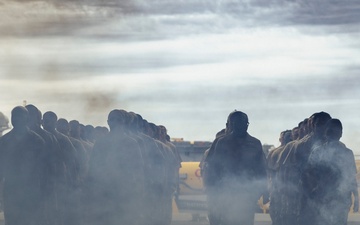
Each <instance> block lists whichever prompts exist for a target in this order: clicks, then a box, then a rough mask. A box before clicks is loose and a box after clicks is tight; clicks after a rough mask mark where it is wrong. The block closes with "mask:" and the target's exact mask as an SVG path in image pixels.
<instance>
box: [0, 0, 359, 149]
mask: <svg viewBox="0 0 360 225" xmlns="http://www.w3.org/2000/svg"><path fill="white" fill-rule="evenodd" d="M359 15H360V1H358V0H341V1H340V0H329V1H325V0H292V1H290V0H243V1H233V0H210V1H209V0H179V1H170V0H147V1H145V0H131V1H130V0H109V1H102V0H93V1H91V0H86V1H85V0H64V1H61V2H60V1H55V0H48V1H41V0H37V1H34V0H0V31H1V32H0V103H1V105H0V111H1V112H3V113H4V114H5V115H7V116H8V117H10V112H11V109H12V108H13V107H15V106H17V105H22V104H23V101H24V100H25V101H26V102H27V103H28V104H34V105H36V106H37V107H38V108H39V109H40V110H41V111H42V112H46V111H54V112H55V113H57V115H58V117H61V118H66V119H68V120H72V119H77V120H79V121H80V122H81V123H83V124H92V125H95V126H97V125H106V118H107V115H108V113H109V112H110V110H112V109H115V108H118V109H125V110H127V111H133V112H136V113H139V114H141V115H142V116H143V117H144V118H145V119H147V120H148V121H150V122H154V123H156V124H158V125H160V124H161V125H165V126H166V127H167V129H168V133H169V135H170V136H171V137H176V138H184V139H185V140H190V141H212V140H213V139H214V137H215V134H216V133H217V132H218V131H219V130H221V129H222V128H224V127H225V123H226V118H227V116H228V114H229V113H230V112H231V111H233V110H235V109H236V110H240V111H243V112H245V113H247V114H248V117H249V120H250V126H249V133H250V134H251V135H252V136H255V137H257V138H258V139H260V141H261V142H262V143H263V144H272V145H275V146H278V145H279V142H278V138H279V134H280V132H281V131H283V130H287V129H292V128H293V127H295V126H297V124H298V123H299V122H300V121H302V120H303V119H304V118H307V117H309V116H310V115H311V114H313V113H314V112H319V111H326V112H328V113H330V115H331V116H332V117H334V118H338V119H340V120H341V121H342V123H343V127H344V133H343V138H342V141H343V142H344V143H345V144H346V145H347V146H348V147H349V148H351V149H352V150H353V151H354V153H355V154H359V155H360V147H359V146H360V139H359V138H358V137H359V136H360V89H359V86H360V41H359V40H360V29H359V27H360V17H359Z"/></svg>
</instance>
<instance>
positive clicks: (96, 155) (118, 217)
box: [86, 110, 144, 225]
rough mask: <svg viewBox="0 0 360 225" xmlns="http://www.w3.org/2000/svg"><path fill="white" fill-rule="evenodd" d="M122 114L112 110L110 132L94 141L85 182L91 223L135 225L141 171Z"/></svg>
mask: <svg viewBox="0 0 360 225" xmlns="http://www.w3.org/2000/svg"><path fill="white" fill-rule="evenodd" d="M124 123H125V119H124V114H123V113H122V112H121V111H120V110H112V111H111V112H110V113H109V116H108V124H109V127H110V133H109V134H108V135H106V136H105V137H104V138H103V139H100V140H98V141H96V143H95V146H94V149H93V151H92V153H91V156H90V167H89V175H88V179H87V181H86V185H87V187H88V190H87V191H88V199H89V200H91V202H90V204H88V206H89V211H90V212H91V213H90V219H89V222H90V223H91V224H99V225H100V224H101V225H102V224H107V225H111V224H127V225H131V224H138V222H139V221H138V219H139V215H138V213H139V212H138V209H139V208H140V206H139V204H140V203H141V198H139V197H142V193H143V187H144V168H143V163H142V159H141V151H140V148H139V145H138V143H137V142H136V141H135V140H134V139H132V138H130V137H129V136H128V135H127V134H126V132H125V130H124Z"/></svg>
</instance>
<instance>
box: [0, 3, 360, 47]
mask: <svg viewBox="0 0 360 225" xmlns="http://www.w3.org/2000/svg"><path fill="white" fill-rule="evenodd" d="M0 13H1V17H0V18H1V21H2V22H0V28H1V29H2V31H3V32H2V34H1V36H10V37H14V36H15V37H21V36H29V37H38V36H78V37H82V36H83V37H88V38H89V37H94V38H112V39H115V38H119V39H120V40H122V39H125V40H126V39H128V40H130V39H138V38H140V39H144V40H146V39H148V38H157V39H161V38H169V37H170V38H172V37H173V35H181V34H183V35H185V34H187V35H188V34H197V33H199V32H200V33H201V32H205V33H206V32H219V33H221V32H226V31H228V30H231V29H237V28H239V27H262V26H297V27H299V28H301V29H304V28H303V27H302V26H305V27H308V26H311V27H314V26H316V27H319V26H321V27H322V29H321V30H323V29H324V30H326V31H328V32H330V31H331V32H345V33H348V32H356V30H355V29H356V27H357V25H358V24H359V22H360V18H359V17H358V15H359V14H360V3H359V2H358V1H357V0H344V1H320V0H317V1H309V0H298V1H295V0H293V1H290V0H272V1H264V0H248V1H234V0H214V1H204V0H195V1H169V0H152V1H141V0H138V1H129V0H128V1H124V0H117V1H100V0H93V1H84V0H72V1H71V0H66V1H61V2H59V1H55V0H49V1H32V0H28V1H25V0H19V1H2V5H1V6H0ZM104 28H105V29H104ZM308 29H309V28H308Z"/></svg>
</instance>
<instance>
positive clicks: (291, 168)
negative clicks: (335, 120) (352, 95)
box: [280, 112, 331, 225]
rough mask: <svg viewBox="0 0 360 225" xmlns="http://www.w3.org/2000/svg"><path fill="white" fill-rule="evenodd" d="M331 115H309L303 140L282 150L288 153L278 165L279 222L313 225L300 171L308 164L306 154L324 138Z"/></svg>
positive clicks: (323, 113) (322, 113)
mask: <svg viewBox="0 0 360 225" xmlns="http://www.w3.org/2000/svg"><path fill="white" fill-rule="evenodd" d="M330 119H331V117H330V115H329V114H328V113H325V112H319V113H314V114H313V115H312V116H311V117H310V118H309V123H308V124H309V127H308V128H309V134H307V135H306V136H304V137H303V138H302V139H300V140H298V141H294V142H290V143H289V144H288V145H286V147H285V150H284V153H285V152H286V153H287V155H286V156H285V159H283V156H281V159H282V160H284V161H283V164H282V165H281V167H280V177H281V182H283V183H284V186H285V187H284V189H283V190H282V193H283V196H282V198H283V199H282V201H283V205H285V206H286V207H285V208H283V209H281V210H282V211H281V213H282V216H281V217H282V224H300V225H307V224H312V222H313V221H312V220H313V218H314V217H313V212H311V210H309V209H310V208H309V207H308V206H307V204H308V203H307V195H306V194H304V192H303V190H302V185H301V183H302V181H301V177H302V173H303V171H304V168H305V167H306V165H307V162H308V158H309V155H310V153H311V151H312V149H314V148H315V147H316V146H319V145H322V144H323V142H324V139H325V136H324V131H325V124H326V122H327V121H328V120H330Z"/></svg>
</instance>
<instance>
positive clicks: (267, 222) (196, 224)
mask: <svg viewBox="0 0 360 225" xmlns="http://www.w3.org/2000/svg"><path fill="white" fill-rule="evenodd" d="M4 224H5V221H4V214H3V212H1V213H0V225H4ZM171 225H209V222H208V221H207V218H206V216H205V215H200V217H199V218H198V220H196V221H194V220H193V216H192V214H190V213H174V214H173V220H172V222H171ZM254 225H271V219H270V216H269V214H263V213H258V214H255V223H254ZM348 225H360V214H359V213H356V214H349V219H348Z"/></svg>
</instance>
